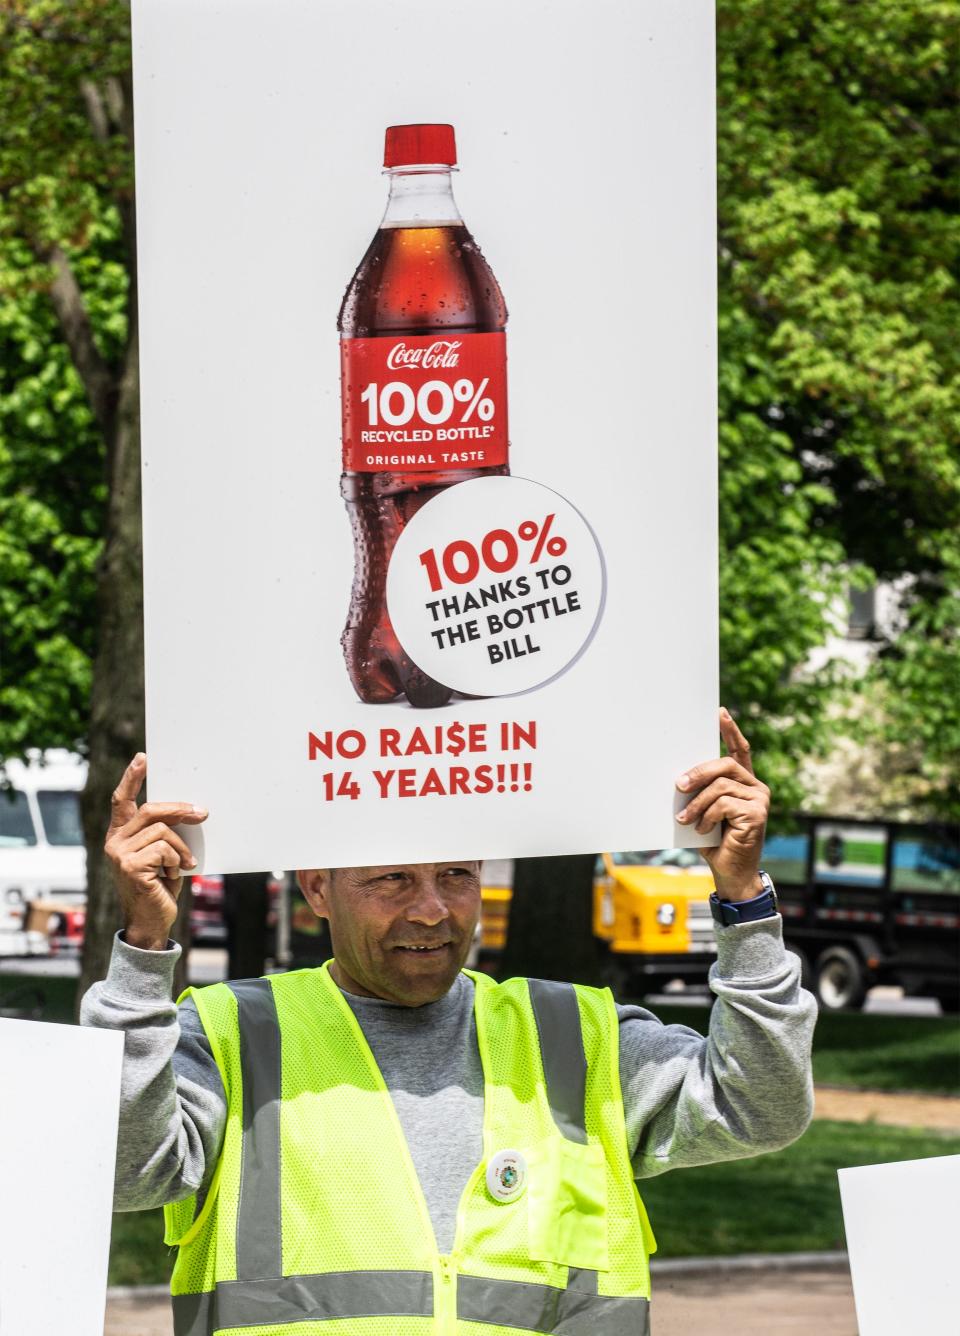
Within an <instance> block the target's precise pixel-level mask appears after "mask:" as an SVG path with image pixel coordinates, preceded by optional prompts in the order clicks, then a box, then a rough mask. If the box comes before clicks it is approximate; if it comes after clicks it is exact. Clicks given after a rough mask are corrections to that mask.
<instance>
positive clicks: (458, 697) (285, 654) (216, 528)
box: [133, 0, 718, 871]
mask: <svg viewBox="0 0 960 1336" xmlns="http://www.w3.org/2000/svg"><path fill="white" fill-rule="evenodd" d="M133 17H134V75H135V113H136V168H137V215H138V239H139V301H140V347H141V362H142V440H143V482H144V558H145V586H146V588H145V594H146V644H147V741H148V754H149V765H150V778H149V790H150V796H151V798H157V799H173V798H176V799H181V800H185V801H190V802H193V803H196V804H198V805H203V806H205V807H207V808H209V810H210V818H209V820H208V822H207V824H206V825H205V827H204V828H203V829H202V831H197V832H194V831H191V832H189V838H190V839H191V841H193V843H194V849H195V852H197V853H198V856H199V857H200V858H201V860H202V862H203V864H204V866H205V867H206V869H207V870H209V871H234V870H242V869H244V868H248V869H249V868H259V867H271V866H285V867H295V866H314V865H317V864H318V863H323V864H326V865H343V864H350V863H365V864H371V863H382V862H393V861H417V860H432V859H447V858H461V857H462V858H474V857H483V856H488V857H511V856H523V855H539V854H559V853H572V852H583V851H592V850H600V849H604V848H612V849H623V848H638V847H639V848H644V847H649V848H662V847H669V846H672V845H677V844H688V845H689V844H691V843H692V844H696V843H697V842H698V837H697V836H696V835H695V834H692V833H690V832H687V831H684V830H683V829H682V827H679V826H677V825H676V824H675V823H674V820H673V814H674V812H675V811H676V810H678V807H679V805H680V804H679V803H678V802H677V801H676V795H675V793H674V787H673V783H674V779H675V777H676V775H677V774H679V773H680V772H681V771H682V770H684V769H685V768H686V767H688V766H689V765H691V764H693V763H694V762H696V761H697V760H700V759H705V758H707V757H709V756H712V755H715V754H716V752H717V745H718V744H717V726H716V709H717V704H718V702H717V608H716V599H717V591H716V561H717V542H716V336H715V307H716V298H715V271H716V214H715V201H714V194H715V171H714V157H715V146H714V134H715V130H714V25H713V9H712V4H711V3H709V2H708V0H685V3H684V4H679V5H678V4H676V3H675V2H674V0H646V2H645V3H644V4H643V5H630V4H626V3H619V2H617V0H600V2H597V0H590V2H589V3H588V2H587V0H582V3H571V2H570V0H565V2H564V0H559V2H558V3H553V4H550V5H544V4H541V3H539V2H535V0H524V3H520V4H518V3H516V0H489V3H486V4H484V5H482V6H477V5H476V4H474V3H471V2H468V0H447V3H445V4H443V5H437V4H435V3H432V2H431V3H428V2H427V0H405V2H404V3H400V4H398V3H396V0H261V2H260V3H249V2H248V3H243V4H230V5H222V4H220V3H215V2H214V0H182V2H181V0H177V2H175V3H172V2H171V0H135V3H134V6H133ZM384 164H385V165H386V174H385V175H384V174H382V172H383V165H384ZM706 842H712V841H709V840H708V841H706Z"/></svg>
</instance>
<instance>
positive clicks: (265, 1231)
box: [227, 979, 283, 1281]
mask: <svg viewBox="0 0 960 1336" xmlns="http://www.w3.org/2000/svg"><path fill="white" fill-rule="evenodd" d="M227 986H228V988H230V990H231V991H232V992H233V993H234V994H235V996H236V999H237V1010H238V1019H239V1024H240V1066H241V1070H242V1073H243V1154H242V1159H241V1165H240V1197H239V1201H238V1204H237V1280H238V1281H245V1280H262V1279H264V1278H267V1277H271V1276H281V1275H282V1274H283V1247H282V1241H281V1237H280V1095H281V1079H280V1025H279V1022H278V1020H277V1007H276V1003H275V1002H274V1000H273V989H272V988H271V987H270V982H269V980H268V979H242V980H240V981H239V982H237V983H231V984H228V985H227Z"/></svg>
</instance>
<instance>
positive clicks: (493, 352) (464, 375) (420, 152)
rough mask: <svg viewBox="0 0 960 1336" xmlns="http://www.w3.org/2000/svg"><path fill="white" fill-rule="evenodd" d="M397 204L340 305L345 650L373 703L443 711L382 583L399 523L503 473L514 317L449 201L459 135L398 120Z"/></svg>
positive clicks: (442, 691)
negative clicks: (397, 631)
mask: <svg viewBox="0 0 960 1336" xmlns="http://www.w3.org/2000/svg"><path fill="white" fill-rule="evenodd" d="M383 161H384V168H385V171H386V174H387V176H388V177H389V180H390V195H389V198H388V200H387V209H386V213H385V214H384V216H383V221H382V222H381V224H380V227H379V230H378V231H377V233H376V235H375V236H374V238H373V241H372V242H371V243H370V246H369V247H368V249H367V253H366V255H364V257H363V259H362V260H361V261H360V264H359V266H358V268H357V271H356V273H355V274H354V276H353V278H352V280H351V282H350V285H349V287H348V288H347V291H346V294H345V296H344V299H343V304H342V306H341V308H340V316H339V319H338V321H337V328H338V329H339V331H340V354H341V393H342V405H343V476H342V479H341V484H340V488H341V492H342V494H343V498H344V500H345V501H346V503H347V510H348V512H349V514H350V520H351V524H352V526H353V541H354V578H353V590H352V593H351V596H350V611H349V614H348V617H347V624H346V627H345V628H344V632H343V636H342V639H341V643H342V645H343V652H344V656H345V658H346V663H347V671H348V673H349V674H350V680H351V682H352V683H353V685H354V688H355V689H356V692H357V694H358V696H359V697H360V699H361V700H363V701H367V702H369V703H371V704H377V703H381V702H383V701H390V700H395V699H397V698H398V697H399V696H402V695H405V696H406V698H407V700H408V701H409V702H410V704H411V705H415V706H421V707H423V706H437V705H444V704H446V702H447V701H448V700H449V699H450V696H451V694H452V693H451V690H450V688H448V687H446V686H444V685H443V683H441V682H435V681H434V680H433V679H432V678H430V677H428V676H427V675H426V673H424V672H422V671H421V669H420V668H418V667H417V665H416V664H415V663H413V662H411V660H410V658H409V657H408V656H407V655H406V654H405V653H404V651H403V649H402V648H401V646H400V644H399V642H398V641H397V638H396V636H395V635H394V631H393V627H392V626H391V624H390V618H389V616H388V613H387V604H386V592H385V586H386V575H387V566H388V564H389V561H390V555H391V553H392V552H393V548H394V545H395V544H396V541H397V538H398V537H399V535H400V533H401V532H402V530H403V527H404V525H405V524H406V523H407V521H408V520H409V519H410V518H411V516H413V515H415V514H416V512H417V511H418V510H419V509H420V507H421V506H423V505H424V504H425V503H426V502H427V501H429V500H430V499H431V497H434V496H436V495H437V493H438V492H441V491H443V489H444V488H446V487H452V486H453V485H454V484H455V483H459V482H464V481H466V480H467V479H469V478H477V477H482V476H484V475H487V474H498V473H499V474H502V473H508V472H509V467H508V463H507V457H508V439H507V381H506V335H505V333H504V329H505V326H506V323H507V308H506V306H505V304H504V300H503V294H502V293H501V291H500V287H499V285H498V283H497V280H496V279H495V278H494V276H493V273H492V271H491V269H490V266H489V265H488V264H487V262H486V260H485V259H484V258H483V256H482V255H481V253H480V250H479V248H478V247H477V244H476V242H475V241H474V240H473V237H472V236H471V235H470V233H469V231H468V230H467V228H466V227H465V226H464V224H463V221H462V219H461V218H460V213H459V211H458V209H457V205H456V202H455V200H454V198H453V189H452V182H451V172H452V170H453V169H454V166H455V164H456V161H457V154H456V145H455V141H454V133H453V126H451V125H391V126H390V127H389V128H388V130H387V132H386V145H385V150H384V159H383Z"/></svg>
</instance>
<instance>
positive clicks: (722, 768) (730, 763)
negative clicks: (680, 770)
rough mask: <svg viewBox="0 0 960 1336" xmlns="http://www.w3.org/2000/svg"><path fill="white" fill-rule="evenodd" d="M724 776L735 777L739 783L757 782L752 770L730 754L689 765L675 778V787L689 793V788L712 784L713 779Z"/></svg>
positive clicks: (699, 787)
mask: <svg viewBox="0 0 960 1336" xmlns="http://www.w3.org/2000/svg"><path fill="white" fill-rule="evenodd" d="M724 776H726V778H727V779H735V780H737V781H738V782H739V783H740V784H757V783H759V780H758V779H757V778H756V776H755V775H754V773H753V771H752V770H747V769H746V768H745V767H744V766H742V765H741V764H740V762H739V761H736V760H734V758H733V757H732V756H721V757H719V758H718V759H717V760H715V761H704V762H703V763H702V764H701V765H694V766H691V767H690V769H689V770H688V771H687V772H686V774H683V775H681V776H680V778H679V779H678V780H677V788H678V789H679V790H680V792H681V793H689V792H690V790H691V789H701V788H703V786H704V785H705V784H712V783H713V781H714V780H715V779H721V778H722V777H724Z"/></svg>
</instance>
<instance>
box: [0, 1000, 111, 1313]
mask: <svg viewBox="0 0 960 1336" xmlns="http://www.w3.org/2000/svg"><path fill="white" fill-rule="evenodd" d="M122 1061H123V1035H122V1034H120V1033H118V1032H115V1031H108V1030H93V1029H81V1028H80V1027H79V1026H73V1025H47V1024H44V1023H43V1022H41V1021H16V1020H0V1071H2V1072H3V1098H2V1099H0V1199H2V1201H3V1210H2V1211H0V1333H2V1336H50V1334H51V1332H69V1333H70V1336H103V1317H104V1304H105V1298H106V1288H107V1261H108V1258H109V1254H110V1221H111V1215H112V1211H113V1173H114V1164H115V1161H116V1153H117V1117H118V1110H119V1102H120V1068H121V1064H122Z"/></svg>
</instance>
